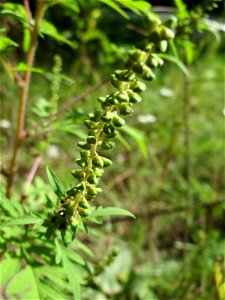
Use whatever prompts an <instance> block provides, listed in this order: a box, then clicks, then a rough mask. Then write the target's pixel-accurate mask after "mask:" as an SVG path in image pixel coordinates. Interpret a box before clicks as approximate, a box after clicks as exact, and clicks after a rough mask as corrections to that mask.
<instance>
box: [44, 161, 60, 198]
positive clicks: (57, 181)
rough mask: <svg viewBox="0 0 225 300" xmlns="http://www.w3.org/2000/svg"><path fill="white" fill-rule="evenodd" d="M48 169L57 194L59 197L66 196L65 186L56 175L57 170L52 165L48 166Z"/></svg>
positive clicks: (49, 177)
mask: <svg viewBox="0 0 225 300" xmlns="http://www.w3.org/2000/svg"><path fill="white" fill-rule="evenodd" d="M46 170H47V176H48V180H49V183H50V184H51V186H52V187H53V190H54V192H55V194H56V195H57V196H59V197H62V196H64V195H65V189H64V186H63V184H62V182H61V180H60V179H59V178H58V177H57V176H56V174H55V172H54V171H53V170H52V168H51V167H49V166H47V168H46Z"/></svg>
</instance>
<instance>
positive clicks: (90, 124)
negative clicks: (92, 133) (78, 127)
mask: <svg viewBox="0 0 225 300" xmlns="http://www.w3.org/2000/svg"><path fill="white" fill-rule="evenodd" d="M84 125H85V126H87V128H89V129H96V128H98V122H94V121H91V120H85V121H84Z"/></svg>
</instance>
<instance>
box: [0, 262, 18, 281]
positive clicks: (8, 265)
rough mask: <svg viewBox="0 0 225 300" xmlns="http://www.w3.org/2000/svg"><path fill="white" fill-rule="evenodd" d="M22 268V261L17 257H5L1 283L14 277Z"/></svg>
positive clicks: (2, 264) (2, 263)
mask: <svg viewBox="0 0 225 300" xmlns="http://www.w3.org/2000/svg"><path fill="white" fill-rule="evenodd" d="M19 269H20V261H19V260H18V259H15V258H11V257H5V258H4V259H3V260H2V261H1V276H0V279H1V282H0V285H1V286H3V284H4V283H5V282H6V281H7V280H9V279H10V278H12V276H14V275H15V274H16V273H17V272H18V271H19Z"/></svg>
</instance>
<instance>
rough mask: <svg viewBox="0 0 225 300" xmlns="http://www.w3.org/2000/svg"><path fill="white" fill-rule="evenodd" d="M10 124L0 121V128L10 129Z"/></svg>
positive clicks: (7, 121)
mask: <svg viewBox="0 0 225 300" xmlns="http://www.w3.org/2000/svg"><path fill="white" fill-rule="evenodd" d="M11 126H12V124H11V122H9V120H0V127H1V128H6V129H8V128H11Z"/></svg>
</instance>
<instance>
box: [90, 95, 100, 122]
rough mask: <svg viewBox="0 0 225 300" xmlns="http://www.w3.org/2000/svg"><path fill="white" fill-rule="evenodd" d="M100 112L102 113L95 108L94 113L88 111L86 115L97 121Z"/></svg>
mask: <svg viewBox="0 0 225 300" xmlns="http://www.w3.org/2000/svg"><path fill="white" fill-rule="evenodd" d="M100 98H101V97H100ZM102 98H104V97H102ZM101 114H102V112H101V111H100V110H97V111H96V112H95V113H89V114H88V117H89V119H90V120H92V121H95V122H97V121H99V120H100V118H101Z"/></svg>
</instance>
